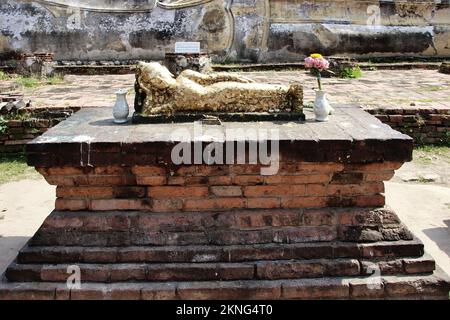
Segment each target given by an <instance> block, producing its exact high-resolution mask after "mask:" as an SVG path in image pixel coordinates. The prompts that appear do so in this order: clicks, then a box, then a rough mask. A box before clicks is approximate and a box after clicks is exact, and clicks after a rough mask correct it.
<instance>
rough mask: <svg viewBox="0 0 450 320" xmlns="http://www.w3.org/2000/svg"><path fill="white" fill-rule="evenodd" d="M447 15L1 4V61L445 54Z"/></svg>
mask: <svg viewBox="0 0 450 320" xmlns="http://www.w3.org/2000/svg"><path fill="white" fill-rule="evenodd" d="M77 3H78V4H77ZM449 17H450V2H449V1H448V0H437V1H435V0H423V1H420V2H419V1H403V0H401V1H400V0H392V1H381V0H380V1H379V0H367V1H356V0H342V1H332V0H310V1H303V0H261V1H259V0H258V1H256V0H233V1H232V0H176V1H170V0H166V1H147V0H145V1H144V0H128V1H118V0H114V1H106V0H102V1H91V0H79V1H73V0H6V1H2V3H1V4H0V59H6V58H7V57H8V55H10V54H12V53H14V52H17V51H19V52H54V53H55V58H56V59H58V60H127V59H162V58H163V56H164V52H165V51H171V50H173V47H174V43H175V42H176V41H180V40H182V41H200V42H201V43H202V48H203V49H204V50H205V51H207V52H209V53H211V54H213V55H214V57H215V60H216V61H239V62H248V61H253V62H255V61H258V62H267V61H269V62H270V61H297V60H299V59H301V58H302V57H303V56H304V55H306V54H309V53H311V52H312V51H319V52H322V53H324V54H326V55H341V54H345V55H350V56H358V57H373V56H390V55H396V56H397V55H405V56H406V55H407V56H427V57H430V56H431V57H436V56H439V57H441V56H445V57H448V56H450V19H449ZM374 24H377V25H376V26H374Z"/></svg>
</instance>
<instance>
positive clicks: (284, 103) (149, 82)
mask: <svg viewBox="0 0 450 320" xmlns="http://www.w3.org/2000/svg"><path fill="white" fill-rule="evenodd" d="M136 78H137V85H136V91H137V92H136V96H137V99H136V106H135V109H136V111H137V112H138V113H140V114H141V115H143V116H149V115H156V114H174V113H177V112H179V113H183V112H194V113H197V112H199V113H202V112H225V113H236V112H245V113H248V112H280V111H284V112H286V111H289V112H294V111H295V112H301V110H302V105H303V88H302V86H301V85H299V84H292V85H290V86H281V85H271V84H263V83H254V82H253V81H252V80H250V79H247V78H245V77H242V76H239V75H235V74H231V73H208V74H202V73H198V72H195V71H192V70H185V71H183V72H182V73H181V74H180V75H179V76H178V77H177V78H175V77H174V76H173V75H172V74H171V73H170V72H169V70H168V69H167V68H166V67H164V66H162V65H160V64H159V63H155V62H152V63H143V62H141V63H139V65H138V68H137V77H136Z"/></svg>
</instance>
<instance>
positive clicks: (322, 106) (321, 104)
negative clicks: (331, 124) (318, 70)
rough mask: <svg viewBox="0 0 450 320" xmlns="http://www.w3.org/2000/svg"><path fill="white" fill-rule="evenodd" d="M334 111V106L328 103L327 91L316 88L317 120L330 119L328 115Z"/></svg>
mask: <svg viewBox="0 0 450 320" xmlns="http://www.w3.org/2000/svg"><path fill="white" fill-rule="evenodd" d="M332 112H333V108H332V107H331V106H330V104H329V103H328V100H327V93H326V92H325V91H322V90H316V101H315V102H314V115H315V116H316V121H319V122H325V121H328V116H329V115H330V114H331V113H332Z"/></svg>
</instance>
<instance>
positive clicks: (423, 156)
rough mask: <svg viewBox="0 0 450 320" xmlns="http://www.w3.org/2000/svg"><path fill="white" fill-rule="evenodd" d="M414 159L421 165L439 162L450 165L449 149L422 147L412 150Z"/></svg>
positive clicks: (443, 147) (430, 146)
mask: <svg viewBox="0 0 450 320" xmlns="http://www.w3.org/2000/svg"><path fill="white" fill-rule="evenodd" d="M414 158H415V159H417V160H418V161H420V162H422V163H425V164H427V163H432V162H433V161H437V160H441V161H445V162H447V163H450V147H447V146H432V145H424V146H420V147H417V148H416V149H415V150H414Z"/></svg>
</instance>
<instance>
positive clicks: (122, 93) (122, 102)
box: [113, 89, 130, 124]
mask: <svg viewBox="0 0 450 320" xmlns="http://www.w3.org/2000/svg"><path fill="white" fill-rule="evenodd" d="M116 96H117V99H116V104H115V105H114V110H113V115H114V123H118V124H121V123H127V122H128V115H129V114H130V107H129V106H128V102H127V97H126V96H127V90H125V89H121V90H119V91H117V92H116Z"/></svg>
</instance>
